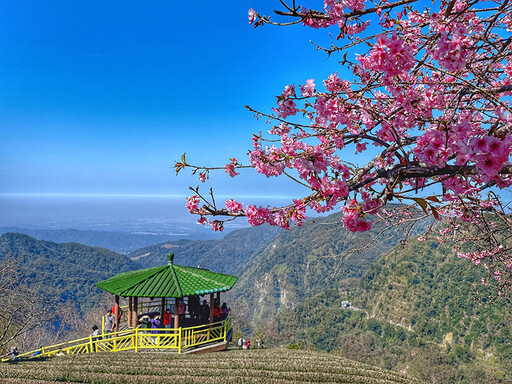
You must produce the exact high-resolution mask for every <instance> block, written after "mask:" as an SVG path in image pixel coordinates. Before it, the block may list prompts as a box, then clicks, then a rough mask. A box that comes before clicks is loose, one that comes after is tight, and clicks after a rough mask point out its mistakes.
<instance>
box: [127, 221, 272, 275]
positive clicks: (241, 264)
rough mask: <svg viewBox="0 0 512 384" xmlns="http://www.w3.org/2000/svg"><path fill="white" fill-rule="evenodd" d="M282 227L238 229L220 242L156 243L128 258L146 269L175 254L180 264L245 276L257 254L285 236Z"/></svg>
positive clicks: (128, 255)
mask: <svg viewBox="0 0 512 384" xmlns="http://www.w3.org/2000/svg"><path fill="white" fill-rule="evenodd" d="M281 232H282V230H281V229H280V228H276V227H271V226H269V225H262V226H260V227H251V228H244V229H237V230H234V231H232V232H230V233H228V234H227V235H226V236H224V237H223V238H222V239H218V240H179V241H168V242H165V243H161V244H155V245H151V246H148V247H144V248H141V249H139V250H137V251H134V252H130V253H129V254H127V255H126V256H127V257H129V258H130V259H131V260H133V261H135V262H137V263H138V264H140V265H141V266H142V267H143V268H150V267H156V266H158V265H162V263H164V262H165V260H167V259H166V255H167V254H168V253H169V252H173V253H175V262H176V264H180V265H186V266H191V267H197V266H198V265H200V266H201V267H204V268H207V269H210V270H212V271H216V272H221V273H227V274H235V273H242V272H243V270H244V269H245V263H247V262H248V261H249V260H250V259H251V258H252V257H253V256H254V254H255V253H257V252H259V251H261V250H262V248H263V247H264V246H266V245H267V244H268V243H270V242H272V240H273V239H274V238H275V237H276V236H278V235H279V233H281Z"/></svg>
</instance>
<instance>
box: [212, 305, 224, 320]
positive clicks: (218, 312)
mask: <svg viewBox="0 0 512 384" xmlns="http://www.w3.org/2000/svg"><path fill="white" fill-rule="evenodd" d="M223 314H224V312H222V308H221V307H220V305H219V303H216V304H215V308H213V321H214V322H217V321H221V320H222V316H223Z"/></svg>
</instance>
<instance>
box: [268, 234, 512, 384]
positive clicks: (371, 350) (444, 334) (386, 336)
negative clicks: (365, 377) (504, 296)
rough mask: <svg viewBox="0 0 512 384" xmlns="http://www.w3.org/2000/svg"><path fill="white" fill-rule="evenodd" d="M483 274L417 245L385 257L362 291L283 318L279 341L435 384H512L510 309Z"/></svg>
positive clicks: (332, 294) (444, 250)
mask: <svg viewBox="0 0 512 384" xmlns="http://www.w3.org/2000/svg"><path fill="white" fill-rule="evenodd" d="M481 273H482V271H481V270H479V269H472V270H470V265H469V264H468V263H467V262H466V261H465V260H461V259H458V258H457V257H456V256H454V255H453V253H452V251H451V248H450V247H449V246H442V245H438V244H437V243H434V242H418V241H417V240H414V239H411V240H409V241H408V242H407V244H406V245H403V246H399V247H396V248H394V249H393V250H392V251H391V252H389V253H387V254H385V255H383V256H381V257H380V258H378V259H377V260H376V261H375V262H374V263H373V264H372V265H371V266H370V267H369V269H368V271H367V272H366V273H365V275H364V276H363V278H362V279H361V281H360V285H359V287H357V289H355V290H354V289H352V290H350V291H347V290H342V289H340V290H335V289H331V290H326V291H323V292H321V293H319V294H318V295H316V296H314V297H310V298H308V299H306V300H304V301H303V302H302V303H301V304H299V305H297V306H296V307H295V308H294V309H293V310H290V311H286V312H283V313H281V314H280V315H279V316H277V318H276V319H275V322H274V327H275V329H274V332H276V334H277V336H276V338H275V340H276V341H277V342H288V343H291V344H293V345H296V346H297V347H301V348H302V347H304V346H306V347H314V348H316V349H321V350H328V351H339V352H341V353H342V354H343V355H344V356H347V357H349V358H352V359H356V360H359V361H362V362H366V363H370V364H375V365H379V366H382V367H386V368H389V369H395V370H400V371H406V372H408V373H409V374H411V375H413V376H415V377H418V378H421V379H423V380H425V381H428V382H432V383H475V384H477V383H487V382H496V383H510V382H512V374H511V373H510V372H512V364H511V363H510V362H511V357H512V344H511V338H510V333H511V330H512V328H511V324H512V315H511V313H512V311H511V307H510V303H509V302H507V301H504V300H500V299H497V298H493V295H494V294H495V292H494V291H492V289H491V288H489V287H488V286H484V285H482V284H481V282H480V278H481ZM347 299H348V300H349V301H350V302H351V308H350V309H343V308H342V306H341V302H342V300H347ZM357 309H359V310H357ZM493 380H494V381H493Z"/></svg>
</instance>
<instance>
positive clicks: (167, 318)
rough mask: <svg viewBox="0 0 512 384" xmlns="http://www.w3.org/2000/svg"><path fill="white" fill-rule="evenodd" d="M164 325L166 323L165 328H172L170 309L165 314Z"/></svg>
mask: <svg viewBox="0 0 512 384" xmlns="http://www.w3.org/2000/svg"><path fill="white" fill-rule="evenodd" d="M163 323H164V328H171V324H172V315H171V310H170V308H167V309H166V310H165V312H164V320H163Z"/></svg>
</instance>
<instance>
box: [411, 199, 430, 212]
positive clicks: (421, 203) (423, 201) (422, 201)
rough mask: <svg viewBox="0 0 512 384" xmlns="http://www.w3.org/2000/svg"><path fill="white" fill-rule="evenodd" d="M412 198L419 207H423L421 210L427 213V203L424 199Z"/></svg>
mask: <svg viewBox="0 0 512 384" xmlns="http://www.w3.org/2000/svg"><path fill="white" fill-rule="evenodd" d="M413 200H414V201H415V202H416V203H417V204H418V205H419V206H420V207H421V209H423V212H425V213H426V214H428V211H427V208H428V204H427V202H426V201H425V200H424V199H420V198H414V197H413Z"/></svg>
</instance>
